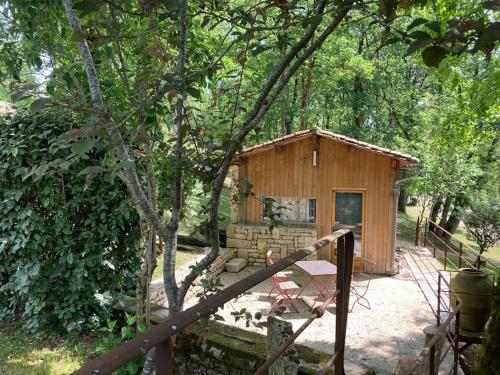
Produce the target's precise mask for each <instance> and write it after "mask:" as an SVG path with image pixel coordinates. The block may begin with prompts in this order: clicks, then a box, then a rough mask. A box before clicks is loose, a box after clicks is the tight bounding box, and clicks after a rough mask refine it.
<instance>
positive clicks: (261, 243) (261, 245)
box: [257, 239, 267, 254]
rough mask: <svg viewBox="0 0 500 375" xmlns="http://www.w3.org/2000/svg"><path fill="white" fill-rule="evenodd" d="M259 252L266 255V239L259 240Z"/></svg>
mask: <svg viewBox="0 0 500 375" xmlns="http://www.w3.org/2000/svg"><path fill="white" fill-rule="evenodd" d="M257 250H258V251H259V253H261V254H265V253H266V251H267V240H265V239H260V240H257Z"/></svg>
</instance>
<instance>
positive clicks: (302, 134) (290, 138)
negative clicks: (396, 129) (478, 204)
mask: <svg viewBox="0 0 500 375" xmlns="http://www.w3.org/2000/svg"><path fill="white" fill-rule="evenodd" d="M314 134H316V135H318V136H320V137H324V138H328V139H332V140H334V141H337V142H341V143H343V144H347V145H350V146H353V147H356V148H361V149H364V150H367V151H371V152H375V153H378V154H381V155H385V156H389V157H393V158H396V159H399V160H401V161H403V162H405V163H404V164H403V165H411V164H418V162H419V160H418V158H416V157H414V156H411V155H408V154H404V153H402V152H400V151H395V150H390V149H388V148H384V147H380V146H376V145H373V144H370V143H366V142H363V141H358V140H357V139H354V138H349V137H346V136H344V135H340V134H335V133H332V132H329V131H326V130H321V129H309V130H302V131H299V132H296V133H293V134H289V135H285V136H284V137H280V138H276V139H273V140H271V141H267V142H264V143H261V144H258V145H255V146H252V147H248V148H245V149H243V150H242V151H241V153H240V155H245V156H248V155H253V154H256V153H258V152H262V151H266V150H269V149H272V148H273V147H274V146H275V145H278V144H282V145H284V144H288V143H291V142H295V141H298V140H300V139H304V138H307V137H309V136H312V135H314Z"/></svg>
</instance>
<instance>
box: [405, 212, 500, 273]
mask: <svg viewBox="0 0 500 375" xmlns="http://www.w3.org/2000/svg"><path fill="white" fill-rule="evenodd" d="M417 217H418V210H417V208H416V207H407V208H406V214H404V213H401V212H398V227H397V236H398V240H402V241H406V242H410V243H412V244H413V243H414V242H415V227H416V225H417ZM458 240H460V241H462V242H463V243H464V244H466V245H468V246H470V247H471V248H472V249H474V250H475V251H479V248H478V246H477V245H476V244H475V243H474V242H473V241H471V240H470V239H468V238H467V230H466V229H465V228H463V227H459V228H457V230H456V232H455V233H454V235H453V238H452V239H451V241H450V242H451V243H452V244H453V245H454V246H455V247H456V248H458V247H459V242H458ZM464 251H465V252H467V248H466V247H464ZM469 253H470V254H472V252H469ZM483 256H484V257H485V258H486V259H488V260H491V261H493V262H494V263H496V264H500V246H498V245H497V246H494V247H492V248H490V249H489V250H488V251H487V252H485V253H483ZM487 268H490V267H487Z"/></svg>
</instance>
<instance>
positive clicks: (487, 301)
mask: <svg viewBox="0 0 500 375" xmlns="http://www.w3.org/2000/svg"><path fill="white" fill-rule="evenodd" d="M451 288H452V289H453V290H454V291H455V294H456V297H458V298H460V300H461V301H462V308H461V310H460V328H461V329H463V330H466V331H472V332H481V331H483V330H484V326H485V325H486V322H487V321H488V319H489V317H490V306H491V299H492V295H493V282H492V279H491V277H489V275H488V274H486V273H485V272H483V271H481V270H477V269H475V268H461V269H460V271H459V272H457V273H456V275H455V276H454V277H453V278H452V279H451ZM456 297H455V295H453V294H452V295H451V303H452V306H455V304H456Z"/></svg>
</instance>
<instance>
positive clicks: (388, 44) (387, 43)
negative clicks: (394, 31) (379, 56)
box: [384, 36, 401, 46]
mask: <svg viewBox="0 0 500 375" xmlns="http://www.w3.org/2000/svg"><path fill="white" fill-rule="evenodd" d="M400 41H401V38H398V37H397V36H395V37H392V38H389V39H387V40H386V41H385V42H384V46H390V45H391V44H394V43H397V42H400Z"/></svg>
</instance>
